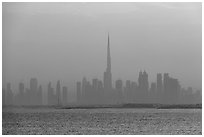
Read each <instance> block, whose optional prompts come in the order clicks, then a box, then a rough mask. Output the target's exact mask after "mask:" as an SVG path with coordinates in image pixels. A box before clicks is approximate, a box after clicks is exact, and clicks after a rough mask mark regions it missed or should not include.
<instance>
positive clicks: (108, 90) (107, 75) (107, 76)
mask: <svg viewBox="0 0 204 137" xmlns="http://www.w3.org/2000/svg"><path fill="white" fill-rule="evenodd" d="M103 83H104V94H105V98H104V99H105V100H106V102H107V103H109V102H110V101H111V97H112V74H111V55H110V38H109V34H108V47H107V68H106V71H105V72H104V77H103Z"/></svg>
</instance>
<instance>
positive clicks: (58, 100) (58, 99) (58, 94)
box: [56, 80, 61, 105]
mask: <svg viewBox="0 0 204 137" xmlns="http://www.w3.org/2000/svg"><path fill="white" fill-rule="evenodd" d="M60 92H61V89H60V81H59V80H58V81H57V86H56V94H57V104H58V105H60V104H61V93H60Z"/></svg>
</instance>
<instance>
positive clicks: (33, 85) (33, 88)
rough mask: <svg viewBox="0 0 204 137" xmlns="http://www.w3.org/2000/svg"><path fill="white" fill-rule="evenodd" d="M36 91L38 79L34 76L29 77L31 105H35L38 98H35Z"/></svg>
mask: <svg viewBox="0 0 204 137" xmlns="http://www.w3.org/2000/svg"><path fill="white" fill-rule="evenodd" d="M37 92H38V81H37V79H36V78H31V79H30V94H29V96H30V104H31V105H37V104H38V100H37V94H38V93H37Z"/></svg>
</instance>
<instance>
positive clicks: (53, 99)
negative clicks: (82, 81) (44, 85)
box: [47, 80, 68, 105]
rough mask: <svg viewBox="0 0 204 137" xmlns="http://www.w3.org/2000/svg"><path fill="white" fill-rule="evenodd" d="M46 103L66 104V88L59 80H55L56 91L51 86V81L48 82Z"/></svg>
mask: <svg viewBox="0 0 204 137" xmlns="http://www.w3.org/2000/svg"><path fill="white" fill-rule="evenodd" d="M47 104H48V105H67V104H68V89H67V87H66V86H63V87H62V93H61V86H60V81H59V80H58V81H57V85H56V92H55V91H54V88H52V86H51V82H49V84H48V94H47Z"/></svg>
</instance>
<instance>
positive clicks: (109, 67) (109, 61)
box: [107, 33, 111, 72]
mask: <svg viewBox="0 0 204 137" xmlns="http://www.w3.org/2000/svg"><path fill="white" fill-rule="evenodd" d="M107 72H111V56H110V38H109V33H108V48H107Z"/></svg>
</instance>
